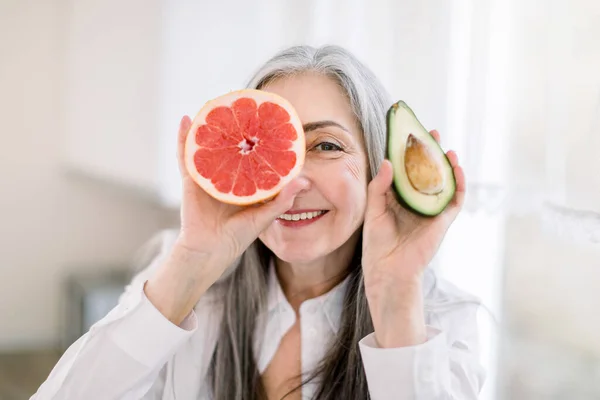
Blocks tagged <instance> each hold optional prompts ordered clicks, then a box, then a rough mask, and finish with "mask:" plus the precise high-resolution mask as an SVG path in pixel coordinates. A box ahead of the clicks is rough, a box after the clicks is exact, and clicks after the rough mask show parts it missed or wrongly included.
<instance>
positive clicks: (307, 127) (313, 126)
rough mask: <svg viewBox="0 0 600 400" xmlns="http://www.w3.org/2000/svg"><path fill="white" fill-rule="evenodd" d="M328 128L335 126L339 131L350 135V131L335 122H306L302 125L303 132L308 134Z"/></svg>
mask: <svg viewBox="0 0 600 400" xmlns="http://www.w3.org/2000/svg"><path fill="white" fill-rule="evenodd" d="M328 126H335V127H337V128H340V129H341V130H343V131H345V132H348V133H350V131H349V130H348V129H346V128H345V127H344V126H343V125H340V124H338V123H337V122H335V121H315V122H308V123H306V124H304V125H302V128H303V129H304V132H305V133H306V132H310V131H314V130H317V129H321V128H326V127H328Z"/></svg>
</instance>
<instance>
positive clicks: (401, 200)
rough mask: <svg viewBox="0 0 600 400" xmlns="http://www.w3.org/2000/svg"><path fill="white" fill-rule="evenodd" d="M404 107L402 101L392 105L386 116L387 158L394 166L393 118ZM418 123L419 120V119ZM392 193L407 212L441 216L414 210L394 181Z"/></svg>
mask: <svg viewBox="0 0 600 400" xmlns="http://www.w3.org/2000/svg"><path fill="white" fill-rule="evenodd" d="M401 104H402V105H404V106H406V103H404V102H403V101H402V100H400V101H398V102H397V103H394V104H392V106H391V107H390V108H389V110H388V112H387V114H386V118H385V122H386V127H387V135H386V142H385V149H386V150H385V158H386V159H388V160H390V161H391V162H392V164H393V161H392V159H391V157H392V154H390V136H391V134H392V130H391V124H392V118H393V116H394V112H395V111H396V110H397V109H398V108H399V107H400V105H401ZM406 109H407V110H409V111H410V112H411V113H412V115H413V116H414V117H415V119H417V117H416V115H415V113H414V112H413V111H412V110H411V109H410V107H408V106H406ZM417 121H418V119H417ZM443 154H444V157H445V158H446V160H447V161H448V163H450V160H448V157H447V156H446V153H443ZM452 179H456V178H455V176H454V171H452ZM392 189H393V190H392V192H393V193H394V197H395V198H396V201H398V203H399V204H400V205H401V206H402V207H404V208H406V209H407V210H409V211H411V212H413V213H414V214H417V215H420V216H422V217H427V218H432V217H435V216H437V215H439V214H433V215H432V214H424V213H422V212H421V211H419V210H415V209H414V208H412V207H411V206H410V205H409V204H408V203H407V202H406V200H404V197H403V196H402V192H400V191H399V190H398V188H397V187H396V184H395V182H394V180H393V179H392ZM450 201H452V198H451V199H450V200H449V201H448V203H446V204H444V207H442V208H441V211H440V214H441V213H442V212H443V211H444V209H445V208H446V207H447V206H448V204H449V203H450Z"/></svg>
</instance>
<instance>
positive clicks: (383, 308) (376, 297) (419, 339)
mask: <svg viewBox="0 0 600 400" xmlns="http://www.w3.org/2000/svg"><path fill="white" fill-rule="evenodd" d="M367 299H368V301H369V308H370V311H371V317H372V320H373V326H374V328H375V339H376V341H377V343H378V345H379V346H380V347H382V348H397V347H407V346H415V345H418V344H422V343H424V342H425V341H426V339H427V332H426V325H425V312H424V307H423V295H422V285H421V281H420V279H419V280H411V281H410V282H408V281H407V282H404V284H397V285H394V286H393V287H390V288H386V289H384V290H380V291H373V293H371V294H370V295H367Z"/></svg>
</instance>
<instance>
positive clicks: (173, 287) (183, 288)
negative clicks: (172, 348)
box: [144, 245, 227, 325]
mask: <svg viewBox="0 0 600 400" xmlns="http://www.w3.org/2000/svg"><path fill="white" fill-rule="evenodd" d="M225 268H227V265H226V264H222V263H219V262H218V261H217V260H216V259H215V258H214V257H212V256H210V255H208V254H204V253H198V252H193V251H189V250H188V249H186V248H184V247H181V246H178V245H175V246H174V247H173V248H172V250H171V253H170V254H169V256H168V257H167V259H166V260H165V262H164V263H163V264H162V265H161V266H160V267H159V268H158V270H157V271H156V273H155V274H154V275H153V276H152V277H151V278H150V279H148V281H147V282H146V284H145V286H144V292H145V294H146V297H147V298H148V300H149V301H150V302H151V303H152V304H153V305H154V306H155V307H156V308H157V309H158V310H159V311H160V312H161V313H162V314H163V315H164V316H165V317H166V318H167V319H169V320H170V321H171V322H173V323H174V324H175V325H180V324H181V322H182V321H183V320H184V319H185V317H186V316H188V315H189V313H190V312H191V311H192V310H193V308H194V306H195V305H196V303H197V302H198V301H199V300H200V298H201V297H202V295H203V294H204V293H205V292H206V291H207V290H208V289H209V288H210V286H212V285H213V284H214V283H215V282H216V281H217V279H219V277H220V276H221V274H222V273H223V271H224V270H225Z"/></svg>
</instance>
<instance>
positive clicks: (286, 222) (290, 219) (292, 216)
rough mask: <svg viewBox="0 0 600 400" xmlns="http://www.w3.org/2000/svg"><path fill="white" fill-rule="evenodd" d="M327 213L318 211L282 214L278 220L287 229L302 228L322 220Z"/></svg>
mask: <svg viewBox="0 0 600 400" xmlns="http://www.w3.org/2000/svg"><path fill="white" fill-rule="evenodd" d="M326 213H327V210H317V211H305V210H298V211H290V212H287V213H285V214H281V215H280V216H279V217H278V218H277V222H279V223H280V224H281V225H283V226H287V227H300V226H306V225H309V224H311V223H313V222H315V221H317V220H318V219H320V218H321V217H322V216H323V215H324V214H326Z"/></svg>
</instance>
